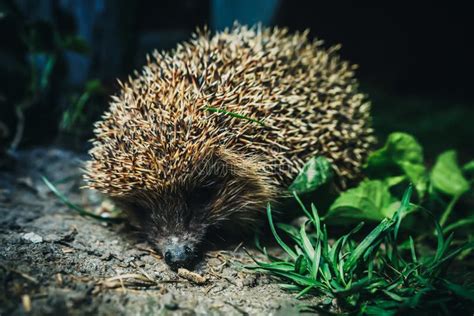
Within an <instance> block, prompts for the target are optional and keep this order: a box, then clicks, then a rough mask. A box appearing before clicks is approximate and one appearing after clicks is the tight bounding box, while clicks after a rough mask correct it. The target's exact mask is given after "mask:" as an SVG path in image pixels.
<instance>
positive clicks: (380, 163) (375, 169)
mask: <svg viewBox="0 0 474 316" xmlns="http://www.w3.org/2000/svg"><path fill="white" fill-rule="evenodd" d="M366 171H367V174H368V175H370V176H371V177H374V178H378V179H385V178H388V177H393V176H399V175H406V176H407V177H408V179H409V180H410V181H411V182H413V184H414V185H415V188H416V190H417V192H418V194H419V196H420V197H423V196H424V194H425V193H426V189H427V180H428V177H427V172H426V167H425V165H424V163H423V148H422V147H421V146H420V144H419V143H418V142H417V141H416V139H415V138H414V137H413V136H411V135H409V134H406V133H400V132H398V133H392V134H390V135H389V137H388V139H387V141H386V142H385V145H384V146H383V147H382V148H380V149H379V150H376V151H374V152H373V153H372V154H371V155H370V156H369V158H368V159H367V164H366Z"/></svg>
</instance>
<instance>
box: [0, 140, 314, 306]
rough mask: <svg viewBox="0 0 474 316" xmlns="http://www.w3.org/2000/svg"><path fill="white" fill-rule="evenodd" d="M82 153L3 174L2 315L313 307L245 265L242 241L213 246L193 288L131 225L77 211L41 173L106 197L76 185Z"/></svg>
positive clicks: (49, 154) (60, 154)
mask: <svg viewBox="0 0 474 316" xmlns="http://www.w3.org/2000/svg"><path fill="white" fill-rule="evenodd" d="M81 158H84V157H79V156H77V155H76V154H73V153H70V152H66V151H62V150H58V149H35V150H30V151H27V152H22V153H20V154H19V155H18V161H17V163H16V167H15V171H14V172H11V171H10V172H1V173H0V286H1V290H0V315H7V314H13V315H21V314H24V313H25V312H28V313H31V314H33V315H50V314H51V315H52V314H55V315H58V314H60V315H66V314H71V315H83V314H99V315H156V314H163V315H167V314H182V315H221V314H225V315H241V314H250V315H289V314H294V313H296V312H297V311H298V310H299V309H300V308H301V306H303V305H305V304H310V303H314V302H310V301H308V300H296V299H295V298H294V295H293V294H291V293H286V292H284V291H282V290H281V289H279V287H278V285H277V284H276V282H273V281H272V280H271V279H269V277H268V276H266V275H262V274H259V273H256V272H253V271H249V270H247V269H245V268H244V266H245V265H247V264H250V263H251V261H250V258H249V256H248V255H247V254H246V253H245V252H244V251H243V247H242V246H241V245H239V244H238V243H237V244H233V245H222V246H220V248H218V250H215V251H210V252H208V253H207V254H206V255H205V259H204V261H203V262H202V263H201V264H200V265H199V266H198V267H197V270H196V272H198V273H199V274H200V275H202V276H203V277H204V278H206V281H205V282H204V283H203V284H195V283H193V282H192V281H190V280H188V279H186V278H182V277H180V276H178V275H177V274H176V273H174V272H172V271H170V270H169V269H168V267H167V266H166V265H165V264H164V262H163V260H162V259H161V257H160V256H159V254H157V253H155V252H154V251H153V250H151V247H150V245H148V244H147V243H146V242H144V241H143V240H139V239H138V237H136V234H134V233H133V231H130V229H129V228H128V227H127V225H126V224H124V223H119V224H116V223H115V224H111V223H105V222H101V221H99V220H96V219H93V218H88V217H87V218H86V217H82V216H80V215H78V214H77V213H75V212H74V211H72V210H70V209H69V208H67V207H66V206H65V205H64V204H62V203H61V202H60V201H59V200H58V199H57V197H55V196H54V195H53V194H52V193H51V192H50V190H49V189H48V188H47V187H46V185H45V184H44V183H43V181H42V180H41V175H45V176H46V177H48V178H49V179H50V180H52V181H56V183H58V188H59V189H60V190H61V191H62V192H64V193H65V194H66V195H67V196H68V198H70V199H71V200H72V201H75V202H76V203H79V204H85V203H86V204H91V203H93V202H96V203H100V200H101V198H100V197H99V196H97V195H94V194H93V193H91V192H87V191H80V190H79V189H78V188H79V187H80V185H81V183H80V179H81V178H80V169H79V167H80V165H81ZM246 247H247V248H249V249H250V252H252V253H253V254H254V255H258V252H257V251H256V250H252V249H251V247H252V243H249V244H248V245H246ZM236 248H237V250H236Z"/></svg>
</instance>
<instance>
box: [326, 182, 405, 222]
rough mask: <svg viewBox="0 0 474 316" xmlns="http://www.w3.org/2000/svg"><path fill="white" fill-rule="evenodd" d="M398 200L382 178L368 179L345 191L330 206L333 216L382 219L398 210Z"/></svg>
mask: <svg viewBox="0 0 474 316" xmlns="http://www.w3.org/2000/svg"><path fill="white" fill-rule="evenodd" d="M397 204H398V203H397V201H396V199H395V198H394V197H393V196H392V195H391V194H390V191H389V186H388V184H387V183H385V182H383V181H381V180H366V181H363V182H362V183H361V184H360V185H359V186H358V187H356V188H353V189H350V190H347V191H346V192H343V193H342V194H341V195H340V196H339V197H338V198H337V199H336V201H334V203H333V204H332V205H331V207H330V208H329V212H328V216H329V217H332V218H340V219H342V218H352V219H369V220H374V221H380V220H382V219H384V218H386V217H391V216H392V215H393V213H395V211H396V210H397Z"/></svg>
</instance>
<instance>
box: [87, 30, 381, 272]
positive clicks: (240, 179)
mask: <svg viewBox="0 0 474 316" xmlns="http://www.w3.org/2000/svg"><path fill="white" fill-rule="evenodd" d="M339 49H340V47H339V46H333V47H330V48H325V47H324V44H323V41H321V40H317V39H314V40H310V39H309V37H308V31H305V32H296V33H291V32H290V31H289V30H288V29H286V28H279V27H271V28H270V27H261V26H253V27H249V26H244V25H235V26H234V27H233V28H230V29H225V30H224V31H222V32H217V33H214V34H211V32H209V31H207V30H206V29H203V30H199V29H198V31H196V32H195V33H194V34H193V35H192V37H191V39H190V40H188V41H186V42H184V43H180V44H178V45H177V47H176V48H175V49H174V50H172V51H169V52H158V51H154V52H153V53H152V56H151V57H150V56H147V59H146V65H145V66H144V67H143V68H142V70H141V72H138V71H135V72H134V75H133V76H131V77H129V78H128V81H127V82H125V83H122V82H120V81H119V85H120V92H119V93H118V94H117V95H114V96H112V97H111V101H110V108H109V109H108V111H106V112H105V114H104V115H103V116H102V118H101V120H100V121H98V122H96V123H95V128H94V133H95V137H94V139H93V140H92V149H91V150H90V157H91V158H90V160H89V161H88V162H87V163H86V168H85V169H86V172H85V181H86V183H87V185H86V186H87V187H88V188H91V189H95V190H98V191H100V192H102V193H103V194H105V195H106V196H108V197H110V198H111V199H112V200H113V201H114V202H115V203H116V204H117V205H119V206H120V207H121V208H123V209H124V210H125V211H126V213H127V214H128V218H129V219H130V222H132V223H135V224H136V225H138V226H139V227H140V228H141V230H142V231H143V232H144V233H145V234H146V236H147V239H148V241H149V242H150V243H151V244H153V246H154V247H155V248H156V249H157V250H158V251H160V252H161V253H162V254H163V256H164V259H165V262H166V263H167V264H168V265H169V266H170V267H171V268H172V269H176V268H179V267H190V266H193V265H194V264H195V263H196V258H199V257H200V255H201V253H202V245H203V242H204V241H206V239H207V238H208V234H207V233H208V232H209V231H210V230H213V229H216V228H217V229H218V230H219V229H220V230H222V231H247V230H248V229H254V228H256V227H259V225H258V223H260V222H262V218H265V217H264V216H262V215H263V214H264V210H265V206H266V205H267V203H271V202H275V201H277V200H278V197H281V196H284V195H285V194H286V193H287V192H288V185H289V184H290V183H291V181H292V180H293V179H294V178H295V176H296V175H297V174H298V172H299V171H300V170H301V168H302V167H303V166H304V164H305V162H306V161H307V160H308V159H310V158H311V157H314V156H323V157H325V158H327V159H328V160H329V161H330V162H331V165H332V168H333V171H334V174H335V175H336V179H337V180H336V183H337V186H338V187H339V188H344V187H346V186H347V185H348V184H350V183H351V182H352V181H355V180H356V179H357V178H358V177H359V175H360V169H361V166H362V165H363V163H364V160H365V159H366V157H367V155H368V153H369V151H370V148H371V145H372V144H373V143H374V136H373V130H372V128H371V123H370V121H371V120H370V103H369V101H368V100H367V97H366V96H365V95H364V94H362V93H360V92H359V91H358V82H357V80H356V78H355V70H356V66H355V65H353V64H350V63H349V62H347V61H344V60H341V58H340V57H339V55H338V51H339Z"/></svg>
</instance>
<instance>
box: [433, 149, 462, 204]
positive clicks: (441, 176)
mask: <svg viewBox="0 0 474 316" xmlns="http://www.w3.org/2000/svg"><path fill="white" fill-rule="evenodd" d="M430 178H431V184H432V185H433V187H434V188H435V189H436V190H438V191H441V192H443V193H445V194H448V195H451V196H458V195H461V194H463V193H465V192H466V191H468V190H469V187H470V186H469V182H468V181H467V180H466V179H465V178H464V176H463V174H462V171H461V168H460V167H459V165H458V162H457V154H456V152H455V151H454V150H449V151H446V152H444V153H442V154H441V155H439V156H438V159H437V160H436V163H435V165H434V167H433V170H432V171H431V175H430Z"/></svg>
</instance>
